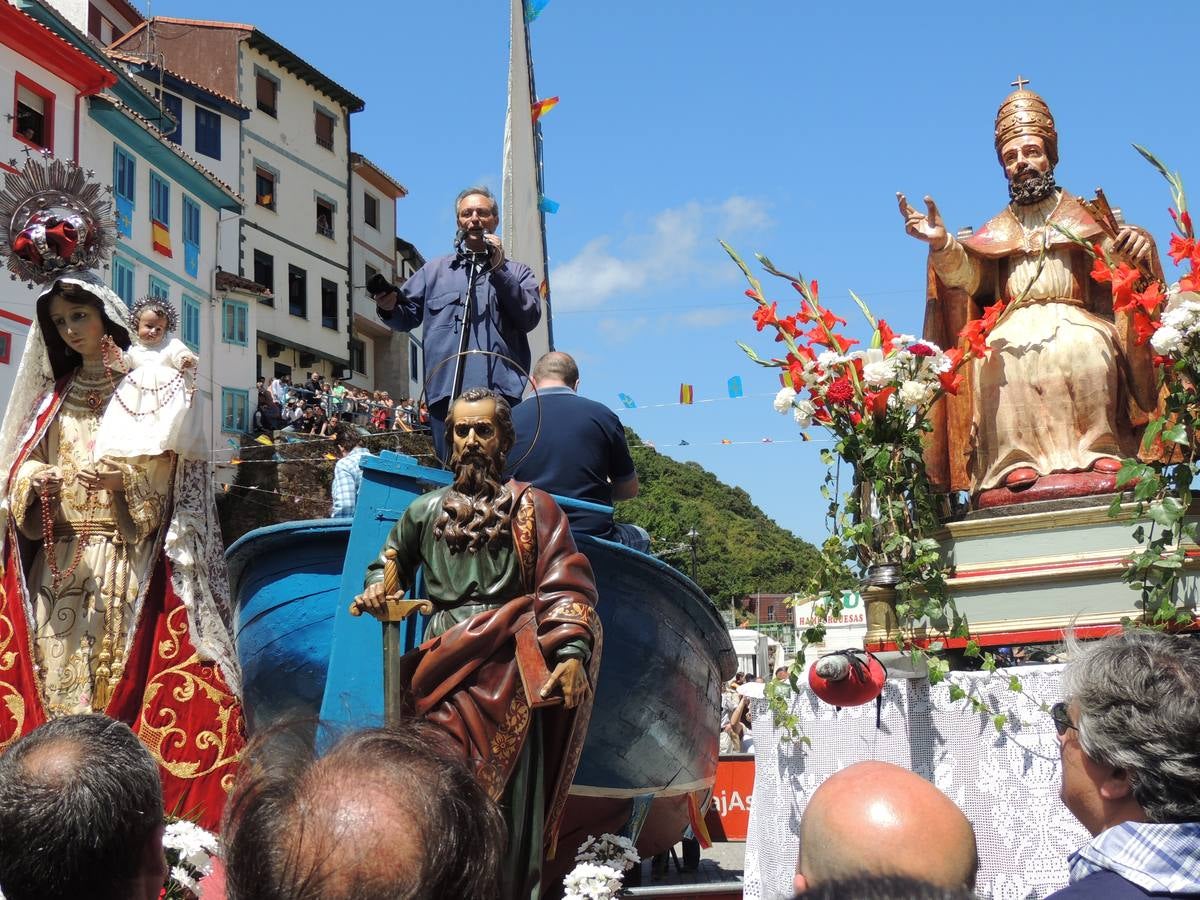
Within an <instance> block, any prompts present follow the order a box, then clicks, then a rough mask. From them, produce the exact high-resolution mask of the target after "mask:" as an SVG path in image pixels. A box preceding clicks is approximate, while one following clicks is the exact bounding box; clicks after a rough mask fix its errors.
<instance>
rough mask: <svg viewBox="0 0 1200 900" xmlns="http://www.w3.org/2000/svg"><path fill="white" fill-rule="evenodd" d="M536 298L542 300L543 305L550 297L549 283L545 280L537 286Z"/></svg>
mask: <svg viewBox="0 0 1200 900" xmlns="http://www.w3.org/2000/svg"><path fill="white" fill-rule="evenodd" d="M538 296H539V297H541V298H542V302H543V303H545V302H546V298H547V297H549V296H550V282H549V281H547V280H546V279H545V278H543V279H542V283H541V284H539V285H538Z"/></svg>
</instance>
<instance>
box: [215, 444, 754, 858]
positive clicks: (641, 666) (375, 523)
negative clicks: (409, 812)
mask: <svg viewBox="0 0 1200 900" xmlns="http://www.w3.org/2000/svg"><path fill="white" fill-rule="evenodd" d="M362 468H363V487H362V491H361V493H360V495H359V503H358V508H357V512H356V515H355V517H354V519H353V520H351V519H326V520H311V521H303V522H289V523H286V524H283V525H275V526H271V527H269V528H262V529H259V530H257V531H253V532H250V533H249V534H247V535H245V536H244V537H242V538H241V539H240V540H239V541H237V542H236V543H235V544H234V545H233V546H231V547H230V548H229V551H228V559H229V567H230V582H231V587H232V592H233V598H234V605H235V615H236V622H237V625H236V629H237V643H238V656H239V658H240V660H241V664H242V670H243V683H244V689H245V702H246V713H247V721H248V724H249V727H250V730H251V731H252V732H253V731H257V730H260V729H262V728H264V727H268V726H270V725H271V724H272V723H274V722H277V721H280V720H283V719H290V718H296V717H301V718H309V719H312V720H313V721H315V720H316V719H317V718H318V717H319V718H320V719H321V720H322V721H324V722H327V723H330V724H333V725H335V726H336V725H343V726H348V727H361V726H364V725H371V724H377V723H379V722H381V721H382V718H383V681H382V642H381V639H380V627H379V625H378V623H376V622H375V621H374V620H373V619H370V618H367V617H362V618H357V617H353V616H351V615H350V614H349V607H350V603H351V601H352V600H353V598H354V596H355V595H356V594H357V593H359V591H360V590H361V587H362V578H363V574H364V573H365V571H366V568H367V565H368V564H369V563H370V562H371V561H372V560H374V559H375V558H376V556H377V555H378V553H379V549H380V547H382V545H383V542H384V540H385V538H386V536H387V532H388V531H389V530H390V529H391V528H392V526H393V525H394V524H395V522H396V521H397V519H399V517H400V515H401V514H402V513H403V511H404V509H405V508H406V507H407V506H408V504H409V503H410V502H411V501H412V500H413V499H414V498H415V497H417V496H419V495H420V494H421V493H422V492H423V491H424V490H426V489H428V488H429V487H431V486H440V485H443V484H445V483H447V481H448V478H449V475H448V473H446V472H444V471H441V470H437V469H430V468H426V467H423V466H420V465H418V464H417V463H416V461H415V460H413V459H412V458H411V457H407V456H401V455H399V454H395V453H390V452H385V453H383V454H382V455H381V456H380V457H366V458H364V460H363V465H362ZM560 502H562V503H563V504H564V505H569V504H570V503H577V502H578V501H569V500H565V499H564V500H561V501H560ZM577 542H578V543H579V546H580V549H581V550H582V551H583V552H584V553H585V554H586V555H587V556H588V558H589V560H590V561H591V563H592V568H593V570H594V571H595V575H596V582H597V586H598V588H599V593H600V606H599V612H600V618H601V621H602V623H603V626H604V653H603V656H602V659H601V669H600V678H599V684H598V685H597V689H596V698H595V705H594V708H593V712H592V718H591V724H590V727H589V730H588V737H587V742H586V744H585V747H584V752H583V757H582V759H581V761H580V764H579V768H578V770H577V772H576V776H575V783H574V786H573V787H572V791H571V793H572V796H573V798H577V800H578V801H579V805H580V808H581V809H583V810H587V812H586V814H584V813H580V814H579V815H578V816H572V814H571V811H570V809H569V810H568V814H567V818H566V821H565V823H564V834H563V841H564V846H567V847H570V846H573V845H572V844H571V843H570V842H571V841H572V840H573V839H574V835H572V833H571V830H570V827H571V822H572V820H573V819H576V818H577V819H578V820H579V821H580V823H581V824H580V828H581V830H582V834H581V835H580V836H579V837H580V839H582V836H586V834H587V833H589V832H590V833H593V834H598V833H600V831H599V830H598V828H599V827H600V825H599V823H601V822H602V823H603V828H602V829H601V830H618V829H619V828H621V827H622V826H623V825H627V824H630V825H632V830H633V831H635V832H636V831H638V830H639V829H640V828H641V826H645V830H644V831H643V832H642V833H643V835H644V837H645V839H644V840H643V841H639V844H640V845H641V846H642V849H643V852H644V853H645V852H659V851H660V850H661V849H664V848H665V847H666V846H669V845H670V844H673V843H674V842H675V840H677V839H678V835H679V830H680V828H681V827H682V824H685V823H686V821H687V800H688V797H689V796H703V795H704V794H705V793H706V792H707V791H708V790H709V789H710V788H711V787H712V784H713V780H714V778H715V776H716V766H717V738H718V732H719V727H720V695H721V686H722V684H723V683H724V682H725V681H727V680H728V679H729V678H731V677H732V676H733V674H734V670H735V667H736V656H735V654H734V649H733V646H732V644H731V642H730V639H729V636H728V633H727V631H726V628H725V624H724V622H723V621H722V620H721V618H720V616H719V615H718V614H717V611H716V609H715V608H714V607H713V605H712V603H711V601H710V600H709V599H708V598H707V597H706V596H705V594H704V593H703V592H702V591H701V590H700V588H699V587H697V586H696V585H695V584H694V583H693V582H692V581H691V580H689V579H688V578H686V577H685V576H683V575H682V574H680V573H679V572H678V571H676V570H675V569H673V568H671V567H670V566H667V565H665V564H664V563H662V562H661V561H660V560H658V559H655V558H654V557H651V556H647V555H646V554H643V553H639V552H638V551H636V550H632V549H630V548H628V547H624V546H622V545H620V544H615V543H612V542H609V541H604V540H600V539H597V538H593V537H589V536H586V535H584V536H580V537H579V538H577ZM423 630H424V617H421V616H417V617H414V619H411V620H409V621H408V622H406V623H405V625H404V635H403V644H404V649H405V650H407V649H410V648H411V647H414V646H416V645H417V644H418V643H419V642H420V638H421V634H422V632H423ZM572 805H576V803H575V800H573V801H572ZM681 820H682V821H681ZM655 835H658V837H655ZM656 845H661V846H656ZM567 858H568V859H569V858H570V857H569V856H568V857H567Z"/></svg>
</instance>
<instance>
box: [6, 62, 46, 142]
mask: <svg viewBox="0 0 1200 900" xmlns="http://www.w3.org/2000/svg"><path fill="white" fill-rule="evenodd" d="M15 81H16V95H15V97H14V99H13V116H12V123H13V137H15V138H16V139H17V140H19V141H22V142H23V143H26V144H29V145H30V146H31V147H38V148H40V149H44V150H53V149H54V92H53V91H49V90H46V89H45V88H44V87H42V86H41V85H39V84H37V83H36V82H34V81H31V80H30V79H28V78H26V77H25V76H24V75H21V74H20V73H18V74H17V76H16V79H15Z"/></svg>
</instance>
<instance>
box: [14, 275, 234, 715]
mask: <svg viewBox="0 0 1200 900" xmlns="http://www.w3.org/2000/svg"><path fill="white" fill-rule="evenodd" d="M58 284H74V285H77V286H79V287H81V288H83V289H84V290H86V291H87V292H88V293H89V294H91V295H92V296H93V297H95V298H96V299H97V300H99V301H100V304H101V306H102V307H103V309H104V315H105V316H106V317H107V318H108V319H109V321H110V322H112V323H114V324H115V325H117V326H118V327H119V328H121V329H123V330H124V331H125V332H126V333H128V332H129V330H130V322H129V309H128V308H127V307H126V306H125V303H124V301H122V300H121V298H120V297H118V296H117V295H116V293H114V292H113V290H112V289H111V288H109V287H108V285H106V284H105V283H104V282H103V281H102V280H101V279H100V278H98V277H97V276H96V275H95V274H94V273H92V272H84V271H79V272H70V273H67V274H64V275H62V276H60V277H59V278H57V279H55V280H54V282H53V283H51V285H50V286H49V287H48V288H46V289H45V290H44V291H43V292H42V293H41V294H40V295H38V301H37V306H38V308H39V309H41V308H42V307H43V305H44V304H45V303H47V302H49V299H48V298H49V296H50V294H52V293H53V292H54V289H55V287H56V286H57V285H58ZM54 381H55V379H54V372H53V369H52V367H51V362H50V354H49V352H48V350H47V346H46V337H45V335H44V334H43V333H42V323H41V317H40V316H38V315H35V316H34V320H33V324H32V326H30V329H29V336H28V338H27V339H26V341H25V352H24V353H23V354H22V356H21V362H20V365H19V366H18V367H17V376H16V381H15V382H14V384H13V392H12V396H11V397H10V398H9V402H8V408H7V410H6V411H5V415H4V423H3V425H0V461H2V463H0V464H2V465H3V466H4V467H5V468H4V470H3V475H2V477H3V491H2V492H0V534H3V533H4V532H5V531H6V530H7V521H8V516H9V500H10V497H9V483H8V481H9V474H10V472H9V469H10V467H11V465H12V462H13V461H14V460H15V459H16V457H17V453H18V452H19V450H20V448H21V446H22V445H23V444H24V443H25V442H26V441H28V440H29V438H30V437H32V433H33V429H34V426H35V424H36V422H37V417H38V416H39V415H40V414H41V413H42V412H43V411H44V410H45V409H46V408H47V406H48V405H49V403H50V402H51V399H52V392H51V390H50V389H51V388H52V387H53V386H54ZM163 549H164V551H165V552H166V555H167V559H168V560H170V563H171V583H172V587H174V589H175V593H176V595H178V597H179V599H180V601H181V602H182V603H183V605H184V607H185V608H186V609H187V618H188V633H189V637H190V638H191V640H192V644H193V645H195V647H196V650H197V652H198V653H199V654H200V656H201V658H203V659H207V660H212V661H213V662H215V663H216V664H217V665H218V666H219V667H220V669H221V674H223V675H224V676H225V680H226V682H227V683H228V684H229V687H230V689H231V690H233V692H234V693H235V694H238V695H239V696H240V695H241V680H242V679H241V669H240V667H239V666H238V661H237V651H236V649H235V648H234V643H233V632H232V628H231V616H230V605H229V579H228V573H227V570H226V567H225V553H224V544H223V543H222V541H221V529H220V525H219V522H218V521H217V510H216V499H215V495H214V493H213V486H212V478H211V475H210V469H209V464H208V461H207V460H194V461H181V462H180V463H179V465H178V466H177V467H176V472H175V483H174V485H173V489H172V504H171V521H170V523H169V524H168V526H167V531H166V537H165V539H164V541H163ZM2 564H3V563H2V561H0V565H2ZM130 637H131V638H132V635H131V636H130Z"/></svg>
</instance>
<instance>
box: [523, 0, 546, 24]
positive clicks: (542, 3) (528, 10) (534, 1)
mask: <svg viewBox="0 0 1200 900" xmlns="http://www.w3.org/2000/svg"><path fill="white" fill-rule="evenodd" d="M549 5H550V0H525V21H526V22H532V21H533V20H534V19H536V18H537V17H538V16H540V15H541V14H542V10H543V9H545V8H546V7H547V6H549Z"/></svg>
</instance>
